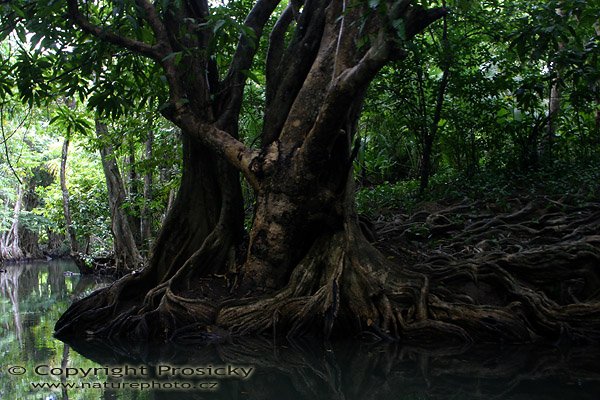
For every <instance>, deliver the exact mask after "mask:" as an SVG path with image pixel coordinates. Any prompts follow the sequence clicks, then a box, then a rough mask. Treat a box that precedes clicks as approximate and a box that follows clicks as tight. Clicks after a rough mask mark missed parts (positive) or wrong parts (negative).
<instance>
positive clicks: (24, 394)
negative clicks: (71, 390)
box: [0, 260, 107, 399]
mask: <svg viewBox="0 0 600 400" xmlns="http://www.w3.org/2000/svg"><path fill="white" fill-rule="evenodd" d="M76 271H77V267H76V266H75V264H73V263H72V262H70V261H66V260H61V261H53V262H28V263H15V264H5V265H3V267H2V272H0V354H2V364H1V365H0V398H1V399H22V398H31V399H46V398H49V399H52V398H57V399H58V398H63V399H67V398H68V396H64V395H61V391H60V390H58V391H57V392H53V391H52V390H32V388H31V385H30V382H35V381H37V380H39V379H38V378H39V377H37V376H36V374H35V373H34V372H33V367H35V366H36V365H39V364H58V365H60V363H61V359H64V358H65V357H66V356H67V355H68V352H69V348H68V346H66V345H65V344H63V343H62V342H60V341H58V340H56V339H54V338H53V337H52V333H53V331H54V323H55V322H56V320H57V319H58V317H59V316H60V314H61V313H62V312H63V311H64V310H65V309H66V308H67V306H68V304H69V303H70V302H71V301H72V300H73V299H74V298H75V297H79V296H84V295H86V294H88V293H90V292H91V291H92V290H94V289H95V288H97V287H99V286H102V285H106V284H107V282H106V281H102V280H98V279H96V278H93V277H81V276H79V275H78V274H77V273H76ZM75 359H77V362H80V361H81V362H86V363H89V364H93V365H96V364H95V363H93V362H92V361H90V360H87V359H85V358H83V357H82V356H79V355H76V357H75ZM10 366H18V367H23V368H25V370H26V372H25V374H23V375H12V376H11V375H10V373H9V371H8V369H9V367H10ZM64 394H65V395H66V393H64ZM79 398H83V397H79ZM86 398H90V399H93V398H97V396H90V397H86Z"/></svg>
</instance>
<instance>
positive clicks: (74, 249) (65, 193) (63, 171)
mask: <svg viewBox="0 0 600 400" xmlns="http://www.w3.org/2000/svg"><path fill="white" fill-rule="evenodd" d="M68 153H69V139H68V138H65V140H64V141H63V146H62V153H61V157H60V188H61V190H62V200H63V201H62V203H63V215H64V217H65V228H66V231H67V237H68V239H69V248H70V249H71V254H76V253H78V252H79V243H78V242H77V236H76V235H75V229H74V228H73V222H72V220H71V207H70V205H69V189H68V188H67V156H68Z"/></svg>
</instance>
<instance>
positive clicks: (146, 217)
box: [140, 130, 154, 249]
mask: <svg viewBox="0 0 600 400" xmlns="http://www.w3.org/2000/svg"><path fill="white" fill-rule="evenodd" d="M153 142H154V132H153V131H152V130H150V131H149V132H148V138H147V139H146V142H145V145H144V158H145V160H146V161H150V160H152V157H153V156H152V146H153ZM143 196H144V206H143V207H142V210H141V218H140V230H141V237H142V244H143V248H144V249H147V248H148V247H149V245H150V243H151V241H152V209H151V203H152V170H151V169H149V168H148V169H147V170H146V172H145V173H144V190H143Z"/></svg>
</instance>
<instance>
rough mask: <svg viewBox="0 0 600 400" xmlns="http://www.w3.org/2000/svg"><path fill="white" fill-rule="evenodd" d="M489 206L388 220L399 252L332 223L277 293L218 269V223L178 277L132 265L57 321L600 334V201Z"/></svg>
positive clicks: (454, 337) (124, 328)
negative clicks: (160, 277) (134, 270)
mask: <svg viewBox="0 0 600 400" xmlns="http://www.w3.org/2000/svg"><path fill="white" fill-rule="evenodd" d="M515 203H516V202H515ZM476 211H477V210H476V209H474V208H473V207H471V205H468V204H460V205H458V206H453V207H450V208H446V209H444V210H440V211H438V212H435V213H427V212H420V213H417V214H415V215H413V216H412V217H410V218H408V217H406V218H398V219H396V220H394V221H390V222H380V223H379V224H378V225H379V237H381V238H383V239H382V241H383V242H382V243H385V244H386V245H385V246H383V247H384V253H385V254H387V256H388V257H387V258H388V259H386V258H385V257H384V256H383V255H382V253H380V252H379V251H378V250H376V249H375V248H374V247H372V246H371V245H370V244H369V243H368V242H367V241H366V240H365V239H364V236H363V235H362V234H361V232H360V229H359V228H358V225H357V224H354V223H349V224H347V225H346V226H345V229H344V230H341V231H338V232H324V233H323V234H322V236H321V237H320V238H319V240H317V241H316V242H315V243H314V245H313V246H312V248H311V249H310V250H309V252H308V253H307V254H306V256H305V257H304V258H303V259H302V261H301V262H300V263H298V265H297V266H296V267H295V268H294V270H293V272H292V275H291V277H290V279H289V282H288V284H287V285H286V286H285V287H283V288H282V289H280V290H278V291H274V292H267V293H260V292H247V293H244V292H241V290H242V289H241V288H240V286H239V285H236V281H235V278H236V275H235V274H231V273H226V271H213V270H210V269H208V270H207V269H205V268H206V266H210V265H217V264H219V265H220V264H223V261H224V260H225V259H226V258H227V256H228V255H227V251H226V250H223V249H227V248H228V246H227V245H226V244H227V243H226V242H223V241H224V240H226V239H225V238H226V237H227V236H226V235H224V234H223V232H219V230H218V229H217V230H216V231H215V233H214V234H213V235H210V236H209V238H208V239H207V241H206V242H205V244H204V245H203V246H202V248H201V249H200V250H198V251H197V253H196V254H195V255H194V256H193V257H191V258H190V259H189V260H188V262H187V263H186V264H185V265H184V267H182V268H181V269H180V270H179V271H178V272H177V273H176V274H175V275H174V276H173V277H172V278H171V279H169V280H167V281H165V282H163V283H161V284H158V285H153V284H152V282H150V281H149V280H148V279H147V278H145V276H146V275H149V274H144V273H142V274H140V275H138V276H135V275H129V276H127V277H125V278H123V279H122V280H120V281H118V282H117V283H115V284H114V285H113V286H112V287H110V288H108V289H106V290H104V291H102V292H97V293H95V294H94V295H92V296H91V297H90V298H88V299H84V300H83V301H81V302H79V303H76V304H75V305H74V306H73V307H71V308H70V309H69V311H68V312H67V313H66V314H65V315H64V316H63V317H62V318H61V321H59V323H58V324H57V328H58V331H57V333H58V334H59V335H61V334H66V335H69V333H68V332H70V334H71V335H82V332H81V329H83V330H84V331H83V332H84V333H83V335H84V336H86V335H87V336H101V337H120V338H126V339H128V340H140V339H144V340H152V339H154V340H170V341H179V342H185V343H189V342H215V341H217V342H218V341H226V340H229V338H231V337H237V336H244V335H266V336H272V337H281V336H287V337H288V338H292V337H301V336H316V337H326V338H328V337H345V336H348V335H349V334H351V335H360V336H363V337H366V338H373V339H377V340H390V341H391V340H400V341H402V342H410V343H419V344H428V343H431V344H440V343H446V344H448V343H454V344H457V345H458V344H461V343H462V344H464V343H471V342H478V343H479V342H507V343H523V342H535V341H540V340H545V341H550V342H554V343H559V342H590V341H598V340H600V301H599V300H600V299H599V296H600V290H599V289H600V271H599V269H600V236H599V235H597V233H598V232H600V229H599V228H600V226H599V225H600V203H589V204H586V205H584V206H575V205H569V204H566V203H563V202H560V201H557V200H552V199H545V198H539V199H535V200H533V201H531V202H529V203H528V204H527V205H525V206H523V207H520V208H519V209H518V210H516V211H514V210H512V211H509V212H498V211H497V210H492V211H493V212H494V215H493V216H491V217H488V216H484V217H481V215H480V214H478V213H477V212H476ZM484 215H485V214H484ZM419 232H421V233H422V232H428V233H427V235H426V237H423V236H422V235H416V234H415V233H419ZM389 243H395V244H397V247H396V246H389ZM224 244H225V245H224ZM391 258H397V259H399V262H400V264H401V265H400V266H399V267H391V266H390V260H389V259H391ZM218 272H221V273H220V274H219V273H218ZM142 298H143V301H142Z"/></svg>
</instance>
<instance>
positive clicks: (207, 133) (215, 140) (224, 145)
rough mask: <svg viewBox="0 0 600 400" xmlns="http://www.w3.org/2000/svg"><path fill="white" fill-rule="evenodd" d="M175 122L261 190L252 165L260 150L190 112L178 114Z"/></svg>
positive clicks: (255, 187)
mask: <svg viewBox="0 0 600 400" xmlns="http://www.w3.org/2000/svg"><path fill="white" fill-rule="evenodd" d="M175 122H177V125H178V126H180V127H181V128H182V129H183V131H184V132H186V133H188V134H190V135H192V136H193V137H194V138H196V139H198V140H199V141H200V143H202V144H203V145H205V146H206V147H208V148H210V149H212V150H213V151H214V152H215V153H216V154H218V155H219V156H220V157H222V158H223V159H225V160H226V161H227V162H228V163H229V164H231V165H232V166H233V167H235V168H236V169H237V170H239V171H240V172H241V173H242V174H243V175H244V177H245V178H246V179H247V180H248V182H249V183H250V185H251V186H252V187H253V188H254V189H258V188H259V181H258V178H257V176H256V174H255V173H254V172H253V171H252V163H253V162H254V161H255V160H256V159H257V157H258V156H259V151H258V150H254V149H251V148H249V147H247V146H246V145H245V144H244V143H242V142H240V141H239V140H237V139H236V138H234V137H233V136H231V135H230V134H229V133H228V132H225V131H223V130H221V129H219V128H218V127H217V126H215V125H214V124H207V123H205V122H203V121H201V120H199V119H198V118H197V117H196V116H195V115H194V114H193V113H192V112H190V111H189V110H185V111H182V112H180V113H178V114H177V116H176V117H175Z"/></svg>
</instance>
